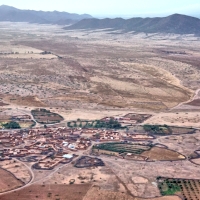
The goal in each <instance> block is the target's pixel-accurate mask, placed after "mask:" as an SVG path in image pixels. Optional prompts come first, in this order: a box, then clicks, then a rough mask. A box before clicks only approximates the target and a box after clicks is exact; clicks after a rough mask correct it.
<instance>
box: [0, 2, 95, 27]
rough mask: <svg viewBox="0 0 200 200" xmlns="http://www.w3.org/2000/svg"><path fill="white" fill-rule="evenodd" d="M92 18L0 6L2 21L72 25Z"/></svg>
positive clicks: (85, 15) (84, 15)
mask: <svg viewBox="0 0 200 200" xmlns="http://www.w3.org/2000/svg"><path fill="white" fill-rule="evenodd" d="M85 18H92V16H90V15H87V14H83V15H78V14H71V13H67V12H58V11H53V12H44V11H34V10H20V9H17V8H14V7H11V6H6V5H2V6H0V21H10V22H29V23H39V24H66V25H67V24H72V23H75V22H78V21H80V20H82V19H85Z"/></svg>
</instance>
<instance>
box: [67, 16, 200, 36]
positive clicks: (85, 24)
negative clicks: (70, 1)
mask: <svg viewBox="0 0 200 200" xmlns="http://www.w3.org/2000/svg"><path fill="white" fill-rule="evenodd" d="M108 28H109V29H112V30H122V32H132V31H134V32H144V33H174V34H198V35H199V34H200V19H199V18H195V17H191V16H187V15H181V14H173V15H170V16H168V17H155V18H140V17H138V18H131V19H122V18H115V19H109V18H105V19H95V18H91V19H83V20H81V21H79V22H77V23H75V24H73V25H71V26H68V27H65V29H66V30H74V29H108Z"/></svg>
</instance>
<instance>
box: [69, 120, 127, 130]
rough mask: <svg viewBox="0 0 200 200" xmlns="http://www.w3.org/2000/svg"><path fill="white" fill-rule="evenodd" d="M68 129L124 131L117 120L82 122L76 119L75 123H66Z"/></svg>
mask: <svg viewBox="0 0 200 200" xmlns="http://www.w3.org/2000/svg"><path fill="white" fill-rule="evenodd" d="M67 125H68V127H70V128H77V127H79V128H105V129H125V128H126V127H124V126H122V125H121V123H119V122H118V121H117V120H114V119H110V120H109V121H101V120H95V121H82V120H80V119H78V120H77V121H72V122H68V123H67Z"/></svg>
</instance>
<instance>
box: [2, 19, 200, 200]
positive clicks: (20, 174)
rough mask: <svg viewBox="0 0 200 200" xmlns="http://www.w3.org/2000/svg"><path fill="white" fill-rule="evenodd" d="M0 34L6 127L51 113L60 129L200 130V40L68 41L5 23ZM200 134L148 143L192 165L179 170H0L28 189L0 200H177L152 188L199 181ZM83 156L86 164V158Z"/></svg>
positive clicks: (141, 165)
mask: <svg viewBox="0 0 200 200" xmlns="http://www.w3.org/2000/svg"><path fill="white" fill-rule="evenodd" d="M0 30H1V32H0V106H1V111H2V112H1V114H2V115H1V116H2V120H3V118H5V117H6V116H7V115H14V114H28V115H30V116H31V110H33V109H36V108H45V109H48V110H50V111H51V112H55V113H58V114H59V115H61V116H62V117H63V118H64V122H62V125H66V123H67V121H71V120H77V119H78V118H79V119H86V120H96V119H101V118H104V117H109V116H115V117H117V116H125V115H127V114H128V113H140V114H147V115H150V116H151V115H152V117H150V118H148V119H147V120H145V121H143V122H142V124H161V125H163V124H167V125H173V126H183V127H191V126H192V127H196V128H200V115H199V111H200V105H199V100H200V91H199V83H200V82H199V77H200V53H199V52H200V40H199V38H197V37H195V36H192V35H184V36H181V35H174V34H169V35H166V34H148V35H146V34H131V33H126V34H116V33H114V32H110V31H108V30H106V31H103V30H102V31H95V32H92V31H78V30H77V31H66V30H63V29H62V27H61V26H53V25H36V24H31V25H30V24H26V23H8V22H6V23H0ZM45 51H46V52H50V53H48V54H43V52H45ZM180 51H184V54H182V53H181V54H179V53H177V52H180ZM4 114H5V116H4ZM32 119H33V118H32ZM33 120H34V119H33ZM36 126H40V125H39V124H38V123H37V124H36ZM57 126H61V124H57ZM135 131H136V130H135ZM199 134H200V133H199V131H196V133H194V134H185V133H184V134H179V135H169V136H156V138H151V140H150V142H153V143H154V144H159V145H161V146H162V145H164V146H165V147H167V148H169V149H170V150H173V155H172V156H173V157H174V159H173V160H176V158H177V157H178V156H179V155H180V154H181V155H183V156H185V157H186V160H179V161H153V162H145V161H133V160H124V159H121V158H116V157H110V156H105V155H101V156H99V158H100V159H102V160H103V162H104V163H105V166H104V167H97V168H83V169H78V168H75V167H74V166H73V163H72V164H66V165H63V166H60V165H59V166H57V167H56V168H55V169H54V170H52V171H45V170H39V171H38V170H35V169H32V168H31V166H32V164H31V163H27V164H26V166H25V165H23V163H21V162H19V163H18V161H17V167H15V165H16V164H15V163H13V162H14V161H13V160H12V161H1V162H0V166H1V167H3V168H5V169H7V170H9V171H10V172H11V173H13V174H14V175H15V176H16V178H18V179H20V180H21V181H23V182H24V183H25V184H26V186H24V187H22V188H21V189H20V190H15V191H14V193H15V195H13V194H14V193H10V194H9V193H8V194H7V193H6V194H4V195H2V196H0V199H2V200H7V199H9V200H10V199H12V198H15V199H20V200H21V199H30V200H32V199H45V200H46V199H66V198H70V199H72V200H73V198H74V199H83V200H93V199H94V200H107V199H111V200H112V199H113V200H114V199H115V200H121V199H124V200H143V199H146V198H149V199H152V200H180V198H179V197H177V196H171V197H160V196H161V194H160V192H159V189H158V187H157V183H156V178H157V177H158V176H165V175H167V176H169V177H171V178H190V179H200V176H199V172H200V171H199V166H198V165H197V164H199V160H197V161H196V164H195V163H193V162H191V160H190V159H188V157H189V156H190V155H191V154H192V153H193V152H194V151H197V150H199V145H200V136H199ZM155 148H156V147H155ZM162 150H163V151H162V153H160V154H158V153H157V151H153V150H152V151H151V152H148V155H147V156H151V155H152V156H154V157H158V158H159V160H166V159H167V158H168V155H167V151H166V150H165V149H162ZM80 155H88V156H89V155H90V151H89V150H88V151H87V152H82V153H80ZM80 155H78V156H80ZM156 160H157V159H156ZM33 175H34V176H33ZM72 179H74V180H75V182H74V185H70V181H71V180H72ZM38 188H39V189H38ZM5 190H7V189H5ZM61 190H62V191H61ZM63 190H65V191H68V192H69V193H68V194H66V193H63ZM30 191H31V192H30ZM36 193H37V194H36ZM72 193H73V194H72ZM7 195H8V196H7ZM66 195H68V196H66ZM157 197H158V198H157Z"/></svg>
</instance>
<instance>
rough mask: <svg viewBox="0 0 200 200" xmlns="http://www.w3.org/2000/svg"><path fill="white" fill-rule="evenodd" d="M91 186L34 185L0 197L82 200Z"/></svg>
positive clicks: (6, 198)
mask: <svg viewBox="0 0 200 200" xmlns="http://www.w3.org/2000/svg"><path fill="white" fill-rule="evenodd" d="M89 188H90V185H88V184H87V185H86V184H84V185H45V186H43V185H32V186H30V187H27V188H24V189H23V190H20V191H17V192H14V193H9V194H6V195H2V196H0V199H1V200H27V199H28V200H35V199H38V200H46V199H48V200H56V199H57V200H58V199H59V200H64V199H66V200H82V199H83V197H84V196H85V195H86V193H87V191H88V190H89Z"/></svg>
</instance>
